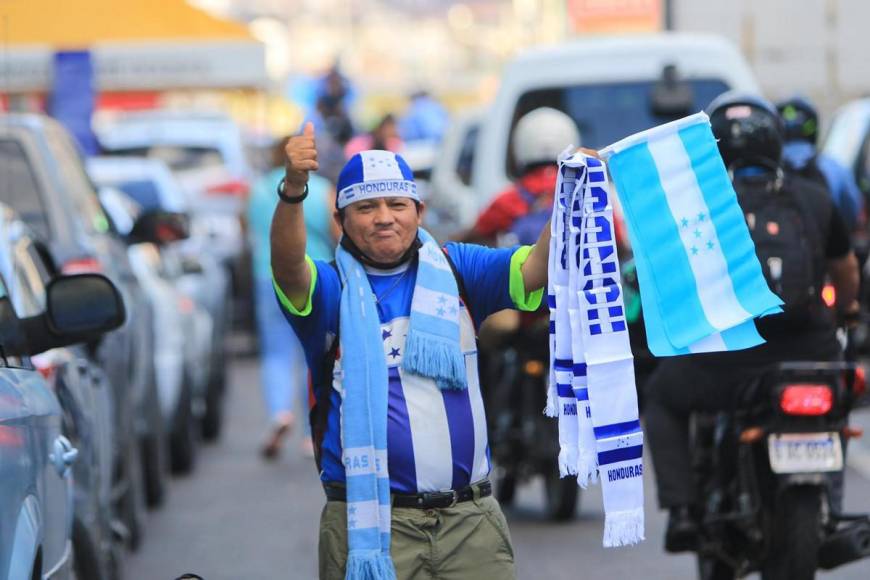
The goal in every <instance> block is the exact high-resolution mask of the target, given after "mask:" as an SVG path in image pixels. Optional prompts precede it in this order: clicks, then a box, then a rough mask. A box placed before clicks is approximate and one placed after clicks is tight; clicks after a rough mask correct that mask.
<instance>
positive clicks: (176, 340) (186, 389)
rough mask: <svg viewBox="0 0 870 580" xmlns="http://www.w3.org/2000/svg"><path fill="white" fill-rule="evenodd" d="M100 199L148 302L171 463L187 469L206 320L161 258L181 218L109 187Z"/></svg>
mask: <svg viewBox="0 0 870 580" xmlns="http://www.w3.org/2000/svg"><path fill="white" fill-rule="evenodd" d="M100 201H101V202H102V204H103V207H104V208H105V209H106V212H107V213H108V215H109V216H110V217H111V219H112V221H113V222H114V224H115V226H116V228H117V230H118V231H119V232H120V233H121V234H122V235H123V236H124V239H125V241H126V243H127V244H128V247H127V252H128V255H129V256H130V264H131V265H132V267H133V270H134V272H135V273H136V277H137V278H138V279H139V282H140V284H141V285H142V287H143V288H144V289H145V291H146V294H147V295H148V298H149V300H150V301H151V305H152V310H153V313H154V318H153V323H154V330H155V333H159V334H160V337H161V340H160V341H158V343H157V345H156V348H155V351H154V357H155V368H156V371H157V390H158V393H159V395H160V407H161V410H162V412H163V418H164V422H165V424H166V425H168V426H169V447H170V457H171V460H172V461H171V462H172V467H173V469H174V470H175V471H177V472H187V471H190V470H191V469H192V468H193V464H194V460H195V456H196V448H197V445H198V431H199V425H198V424H197V422H196V416H195V410H196V409H198V408H199V409H202V408H203V407H204V406H205V404H206V388H207V386H208V369H209V365H210V361H211V356H212V353H211V344H212V322H211V316H210V315H209V313H208V311H206V310H205V309H204V308H203V307H202V306H200V305H198V304H197V303H196V301H195V300H193V299H191V298H190V297H189V296H188V295H187V294H185V293H184V292H183V291H182V290H181V289H180V288H179V287H178V286H177V285H176V284H175V281H176V277H174V276H173V274H172V272H171V269H170V268H168V267H167V265H166V261H167V260H166V259H165V258H167V257H168V258H171V256H172V254H173V253H172V251H171V248H170V247H168V246H171V245H172V244H173V243H175V242H177V240H179V239H180V238H182V237H183V236H184V235H185V233H186V232H184V231H182V228H183V227H184V226H186V219H184V218H185V216H183V215H179V214H175V213H169V212H166V213H163V212H160V211H159V210H149V211H143V210H142V208H141V207H140V206H139V205H138V204H137V203H136V202H135V201H133V200H132V199H130V198H129V197H127V196H126V195H125V194H124V193H123V192H121V191H120V190H118V189H115V188H113V187H108V186H104V187H101V188H100ZM149 220H150V223H149ZM176 220H180V222H178V221H176ZM143 224H148V227H142V226H143Z"/></svg>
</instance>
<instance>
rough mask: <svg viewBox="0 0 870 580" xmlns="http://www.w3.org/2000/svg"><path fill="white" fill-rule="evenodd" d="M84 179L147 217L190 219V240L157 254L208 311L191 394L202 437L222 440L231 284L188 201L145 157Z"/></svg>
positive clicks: (111, 160) (119, 160) (91, 165)
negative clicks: (164, 214) (202, 356)
mask: <svg viewBox="0 0 870 580" xmlns="http://www.w3.org/2000/svg"><path fill="white" fill-rule="evenodd" d="M87 168H88V173H89V174H90V176H91V179H93V181H94V182H95V183H96V184H97V185H99V186H110V187H115V188H117V189H119V190H121V191H123V192H124V193H125V194H126V195H127V196H129V197H130V198H131V199H133V200H134V201H135V202H136V203H137V204H138V205H139V206H141V207H142V209H143V210H145V211H151V210H160V211H168V212H184V213H188V214H190V215H191V228H190V237H189V238H187V239H185V240H181V241H178V242H174V243H172V244H167V245H165V246H164V247H163V249H162V250H161V256H162V261H163V268H164V271H165V274H166V275H167V276H168V277H169V278H170V279H171V280H172V281H173V284H174V285H175V286H176V287H177V288H179V289H180V290H181V291H182V292H183V293H184V294H185V295H187V296H190V297H191V298H192V299H193V300H194V301H195V302H196V303H197V304H198V305H199V306H201V307H203V308H204V309H205V310H207V311H208V313H209V315H210V316H211V321H212V333H211V334H212V339H211V356H210V360H209V362H208V364H207V365H204V366H200V367H199V368H198V369H196V370H197V372H199V373H205V380H206V384H205V385H204V386H203V387H202V390H200V387H198V386H197V385H199V381H198V380H197V377H193V381H192V382H193V385H194V394H195V395H196V394H198V393H200V392H201V393H203V397H204V399H203V401H204V403H205V404H204V405H201V406H200V408H201V409H202V411H201V419H202V434H203V436H204V437H205V439H207V440H211V439H215V438H217V437H218V436H219V434H220V428H221V422H222V417H223V394H224V389H225V385H226V361H227V357H226V352H225V349H224V338H225V336H226V335H227V331H228V330H229V328H230V324H231V320H230V318H231V316H232V300H231V299H230V295H231V280H230V278H229V274H228V271H227V269H226V268H225V267H223V266H222V265H221V262H220V259H219V255H217V254H215V247H214V243H213V239H212V237H211V236H210V235H209V234H208V232H207V231H203V230H202V229H201V228H199V227H198V224H200V222H199V221H198V220H197V218H196V212H195V210H191V203H192V202H191V201H190V197H191V196H190V195H188V193H186V192H185V190H184V188H183V187H181V185H179V183H178V180H177V179H176V178H175V176H174V174H173V173H172V172H170V171H169V169H168V167H167V166H166V164H165V163H164V162H162V161H160V160H157V159H148V158H143V157H96V158H92V159H89V160H88V164H87Z"/></svg>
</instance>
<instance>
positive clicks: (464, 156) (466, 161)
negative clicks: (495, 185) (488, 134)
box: [456, 124, 480, 186]
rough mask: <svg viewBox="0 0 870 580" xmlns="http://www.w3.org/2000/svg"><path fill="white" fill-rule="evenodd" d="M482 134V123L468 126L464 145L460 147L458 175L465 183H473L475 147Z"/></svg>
mask: <svg viewBox="0 0 870 580" xmlns="http://www.w3.org/2000/svg"><path fill="white" fill-rule="evenodd" d="M478 134H480V125H478V124H473V125H469V126H468V131H467V132H466V133H465V135H464V136H463V138H462V147H460V149H459V157H458V158H457V159H456V175H457V176H459V180H460V181H462V183H463V184H464V185H468V186H470V185H471V177H472V174H471V172H472V170H473V168H474V148H475V147H476V146H477V136H478Z"/></svg>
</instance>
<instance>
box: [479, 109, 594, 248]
mask: <svg viewBox="0 0 870 580" xmlns="http://www.w3.org/2000/svg"><path fill="white" fill-rule="evenodd" d="M572 143H573V144H574V145H575V146H579V145H580V132H579V131H578V130H577V125H576V124H575V123H574V120H573V119H571V117H569V116H568V115H566V114H565V113H563V112H561V111H557V110H556V109H553V108H550V107H540V108H538V109H534V110H532V111H530V112H528V113H526V114H525V115H523V116H522V117H521V118H520V120H519V121H518V122H517V124H516V127H515V128H514V131H513V135H512V137H511V151H512V153H513V157H514V161H515V163H516V166H517V167H518V168H519V173H520V174H519V177H518V178H517V180H516V182H514V183H513V184H511V185H510V186H509V187H508V188H507V189H505V190H504V191H502V192H501V193H499V194H498V195H496V196H495V198H494V199H493V201H492V202H491V203H490V204H489V206H487V207H486V208H485V209H484V210H483V212H481V214H480V216H479V217H478V218H477V221H476V222H475V224H474V225H473V226H472V228H471V230H470V231H469V232H467V233H466V235H465V241H473V242H478V243H484V244H487V245H490V246H495V245H513V244H515V243H519V239H520V238H524V237H525V233H524V232H525V230H526V229H529V230H531V229H534V228H533V227H530V226H532V225H533V224H531V223H529V222H532V221H534V222H540V224H539V227H538V230H539V231H540V225H542V224H544V223H546V221H547V218H549V217H550V214H551V213H552V209H553V191H554V190H555V188H556V177H557V176H558V168H557V165H556V158H557V157H558V156H559V153H561V152H562V151H563V150H564V149H565V147H566V146H567V145H569V144H572ZM541 220H543V221H541ZM527 226H528V227H527ZM506 236H507V238H506Z"/></svg>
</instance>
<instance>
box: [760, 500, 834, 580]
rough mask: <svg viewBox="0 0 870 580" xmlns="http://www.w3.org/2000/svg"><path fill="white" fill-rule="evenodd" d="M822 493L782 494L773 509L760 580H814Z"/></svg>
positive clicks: (817, 556) (819, 541)
mask: <svg viewBox="0 0 870 580" xmlns="http://www.w3.org/2000/svg"><path fill="white" fill-rule="evenodd" d="M821 502H822V497H821V492H820V490H819V489H818V488H815V487H795V488H791V489H787V490H785V491H784V492H783V493H782V495H781V496H780V498H779V501H778V502H777V505H776V513H775V516H774V520H773V529H772V530H771V535H772V538H771V543H770V549H769V550H768V557H767V561H766V562H764V565H763V566H762V570H761V578H762V580H813V579H814V578H815V577H816V568H818V559H819V545H820V544H821V537H820V535H819V526H820V517H821V506H822V504H821Z"/></svg>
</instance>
